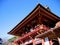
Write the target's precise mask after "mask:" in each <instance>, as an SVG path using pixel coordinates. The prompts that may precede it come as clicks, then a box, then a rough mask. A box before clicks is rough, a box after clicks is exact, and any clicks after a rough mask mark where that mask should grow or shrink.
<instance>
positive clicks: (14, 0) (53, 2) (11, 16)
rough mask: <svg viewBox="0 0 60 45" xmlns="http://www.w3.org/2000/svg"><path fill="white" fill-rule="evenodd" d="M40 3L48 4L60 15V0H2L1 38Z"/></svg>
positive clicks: (0, 6) (0, 13) (0, 1)
mask: <svg viewBox="0 0 60 45" xmlns="http://www.w3.org/2000/svg"><path fill="white" fill-rule="evenodd" d="M38 3H40V4H41V5H43V6H46V5H48V6H49V8H50V9H51V11H52V12H53V13H55V14H56V15H57V16H60V0H0V38H10V37H11V36H10V35H8V34H7V32H9V31H10V30H12V29H13V28H14V27H15V26H16V25H17V24H18V23H19V22H20V21H21V20H22V19H23V18H24V17H26V16H27V15H28V14H29V13H30V12H31V11H32V10H33V9H34V8H35V7H36V5H37V4H38Z"/></svg>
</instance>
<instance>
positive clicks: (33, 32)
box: [19, 25, 49, 40]
mask: <svg viewBox="0 0 60 45" xmlns="http://www.w3.org/2000/svg"><path fill="white" fill-rule="evenodd" d="M40 30H45V31H46V30H49V28H48V27H46V26H45V25H43V26H41V25H40V26H38V27H36V28H35V29H33V31H32V32H29V33H27V34H24V36H22V37H20V39H19V40H24V39H26V38H27V37H29V36H33V35H35V33H37V32H38V31H40Z"/></svg>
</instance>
